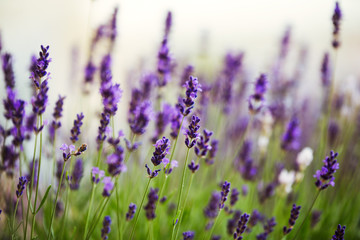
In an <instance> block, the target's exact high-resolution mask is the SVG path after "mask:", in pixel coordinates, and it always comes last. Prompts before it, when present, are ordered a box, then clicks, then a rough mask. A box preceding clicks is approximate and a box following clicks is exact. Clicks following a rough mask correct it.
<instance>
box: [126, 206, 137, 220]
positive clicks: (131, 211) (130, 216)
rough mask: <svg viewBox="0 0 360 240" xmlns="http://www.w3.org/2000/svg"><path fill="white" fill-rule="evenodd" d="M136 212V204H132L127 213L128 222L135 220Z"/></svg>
mask: <svg viewBox="0 0 360 240" xmlns="http://www.w3.org/2000/svg"><path fill="white" fill-rule="evenodd" d="M135 212H136V204H134V203H130V205H129V211H128V212H127V213H126V221H130V220H131V219H133V217H134V215H135Z"/></svg>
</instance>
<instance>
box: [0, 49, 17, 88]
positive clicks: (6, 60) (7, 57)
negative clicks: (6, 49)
mask: <svg viewBox="0 0 360 240" xmlns="http://www.w3.org/2000/svg"><path fill="white" fill-rule="evenodd" d="M2 69H3V72H4V78H5V85H6V88H11V89H14V87H15V77H14V70H13V65H12V56H11V54H9V53H5V54H4V55H2Z"/></svg>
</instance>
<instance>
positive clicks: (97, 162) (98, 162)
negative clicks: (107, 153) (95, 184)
mask: <svg viewBox="0 0 360 240" xmlns="http://www.w3.org/2000/svg"><path fill="white" fill-rule="evenodd" d="M102 149H103V143H100V146H99V151H98V156H97V160H96V167H99V165H100V159H101V153H102Z"/></svg>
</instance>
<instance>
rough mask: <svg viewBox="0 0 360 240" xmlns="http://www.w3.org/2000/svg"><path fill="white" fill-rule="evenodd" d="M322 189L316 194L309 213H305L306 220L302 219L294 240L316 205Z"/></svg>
mask: <svg viewBox="0 0 360 240" xmlns="http://www.w3.org/2000/svg"><path fill="white" fill-rule="evenodd" d="M320 191H321V190H318V192H317V194H316V196H315V198H314V201H313V202H312V204H311V206H310V208H309V210H308V211H307V213H306V215H305V217H304V220H303V221H302V223H301V225H300V227H299V228H298V230H297V231H296V234H295V236H294V238H293V239H292V240H295V239H296V237H297V235H298V234H299V232H300V230H301V228H302V226H303V225H304V223H305V221H306V219H307V217H308V216H309V215H310V212H311V210H312V208H313V207H314V204H315V202H316V199H317V198H318V197H319V195H320Z"/></svg>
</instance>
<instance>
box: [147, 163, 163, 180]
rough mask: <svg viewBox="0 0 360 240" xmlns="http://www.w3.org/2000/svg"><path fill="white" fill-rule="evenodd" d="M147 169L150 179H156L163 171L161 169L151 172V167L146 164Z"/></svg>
mask: <svg viewBox="0 0 360 240" xmlns="http://www.w3.org/2000/svg"><path fill="white" fill-rule="evenodd" d="M145 168H146V172H147V174H148V177H149V178H154V177H156V176H157V175H158V174H159V172H160V171H161V169H156V170H154V171H151V169H150V168H149V166H148V165H147V164H145Z"/></svg>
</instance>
